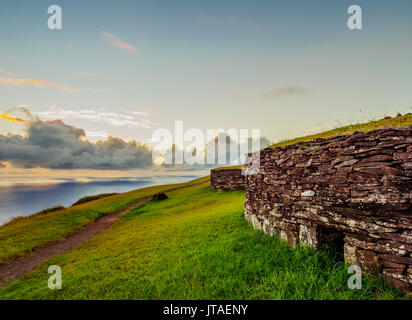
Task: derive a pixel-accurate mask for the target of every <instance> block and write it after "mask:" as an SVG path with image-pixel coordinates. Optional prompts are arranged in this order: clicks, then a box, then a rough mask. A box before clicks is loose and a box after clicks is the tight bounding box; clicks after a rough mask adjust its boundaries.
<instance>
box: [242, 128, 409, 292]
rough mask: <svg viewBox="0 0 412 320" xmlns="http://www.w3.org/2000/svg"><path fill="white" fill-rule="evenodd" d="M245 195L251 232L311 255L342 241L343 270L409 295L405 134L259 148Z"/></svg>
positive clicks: (379, 133)
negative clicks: (349, 267)
mask: <svg viewBox="0 0 412 320" xmlns="http://www.w3.org/2000/svg"><path fill="white" fill-rule="evenodd" d="M254 156H256V155H254ZM248 169H249V167H248V166H247V167H246V170H248ZM245 188H246V189H245V193H246V202H245V217H246V218H247V219H248V220H249V221H251V223H252V224H253V227H254V228H256V229H260V230H263V231H264V232H266V233H269V234H271V235H274V234H279V235H280V236H281V237H282V238H283V239H285V240H286V241H287V242H288V243H289V244H290V245H296V244H297V243H299V242H300V243H303V244H307V245H310V246H314V247H316V248H321V247H322V246H323V245H324V244H325V243H327V242H328V241H332V240H334V239H337V238H341V239H343V241H344V254H345V259H346V260H347V261H348V262H349V263H351V264H357V265H360V266H361V267H362V268H363V270H366V271H368V272H378V273H380V274H382V275H383V276H384V277H385V278H386V279H387V280H389V281H390V282H392V283H393V284H394V285H396V286H398V287H401V288H402V289H404V290H406V291H412V127H406V128H386V129H377V130H373V131H371V132H369V133H363V132H356V133H354V134H352V135H348V136H337V137H333V138H330V139H316V140H313V141H311V142H302V143H297V144H294V145H290V146H286V147H281V148H266V149H264V150H263V151H261V152H260V172H259V174H256V175H247V176H246V187H245Z"/></svg>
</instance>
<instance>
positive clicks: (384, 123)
mask: <svg viewBox="0 0 412 320" xmlns="http://www.w3.org/2000/svg"><path fill="white" fill-rule="evenodd" d="M407 126H412V114H407V115H404V116H398V117H394V118H388V119H381V120H376V121H370V122H366V123H358V124H352V125H348V126H344V127H339V128H335V129H332V130H328V131H325V132H321V133H317V134H312V135H308V136H304V137H299V138H295V139H290V140H286V141H282V142H279V143H276V144H274V145H272V146H270V148H278V147H285V146H289V145H292V144H295V143H299V142H308V141H312V140H314V139H319V138H322V139H326V138H331V137H334V136H340V135H348V134H352V133H354V132H356V131H361V132H369V131H371V130H374V129H380V128H394V127H407ZM239 168H242V165H238V166H230V167H220V168H216V169H213V170H227V169H239Z"/></svg>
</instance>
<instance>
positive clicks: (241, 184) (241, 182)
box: [210, 169, 245, 191]
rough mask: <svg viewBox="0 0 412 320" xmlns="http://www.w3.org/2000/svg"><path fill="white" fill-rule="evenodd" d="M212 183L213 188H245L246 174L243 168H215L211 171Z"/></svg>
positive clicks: (227, 189) (225, 189)
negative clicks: (243, 173)
mask: <svg viewBox="0 0 412 320" xmlns="http://www.w3.org/2000/svg"><path fill="white" fill-rule="evenodd" d="M210 185H211V187H212V189H213V190H222V191H233V190H244V189H245V176H244V175H242V169H224V170H219V169H218V170H216V169H215V170H212V171H211V172H210Z"/></svg>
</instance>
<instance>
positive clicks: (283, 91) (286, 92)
mask: <svg viewBox="0 0 412 320" xmlns="http://www.w3.org/2000/svg"><path fill="white" fill-rule="evenodd" d="M308 91H309V90H308V89H307V88H304V87H300V86H290V87H284V88H280V89H276V90H273V91H271V92H268V93H266V94H265V96H266V97H285V96H293V95H297V94H303V93H307V92H308Z"/></svg>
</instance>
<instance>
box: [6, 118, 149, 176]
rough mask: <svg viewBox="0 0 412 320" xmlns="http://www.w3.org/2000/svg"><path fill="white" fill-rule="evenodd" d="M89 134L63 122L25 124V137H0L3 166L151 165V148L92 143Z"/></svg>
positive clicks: (114, 142)
mask: <svg viewBox="0 0 412 320" xmlns="http://www.w3.org/2000/svg"><path fill="white" fill-rule="evenodd" d="M85 135H86V132H85V131H84V130H83V129H79V128H76V127H73V126H69V125H66V124H65V123H64V122H63V121H62V120H53V121H41V120H40V119H38V118H35V120H33V121H26V122H25V135H24V136H21V135H12V134H8V135H7V136H5V135H0V163H1V162H10V163H11V164H12V165H14V166H17V167H22V168H34V167H42V168H50V169H112V170H113V169H117V170H118V169H120V170H121V169H137V168H147V167H150V166H151V165H152V152H151V149H150V148H149V147H148V146H146V145H144V144H142V143H140V142H137V141H129V142H125V141H124V140H122V139H120V138H115V137H110V136H109V137H108V139H107V140H103V141H102V140H101V141H97V142H96V143H91V142H89V141H87V140H85V139H84V137H85Z"/></svg>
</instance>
